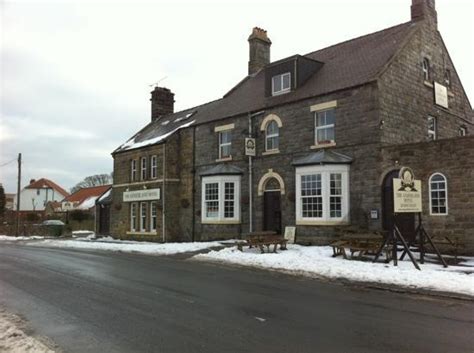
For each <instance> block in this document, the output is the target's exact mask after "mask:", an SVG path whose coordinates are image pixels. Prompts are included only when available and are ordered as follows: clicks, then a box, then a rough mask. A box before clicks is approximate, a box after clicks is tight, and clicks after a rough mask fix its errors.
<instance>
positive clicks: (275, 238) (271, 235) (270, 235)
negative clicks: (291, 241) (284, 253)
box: [237, 231, 288, 254]
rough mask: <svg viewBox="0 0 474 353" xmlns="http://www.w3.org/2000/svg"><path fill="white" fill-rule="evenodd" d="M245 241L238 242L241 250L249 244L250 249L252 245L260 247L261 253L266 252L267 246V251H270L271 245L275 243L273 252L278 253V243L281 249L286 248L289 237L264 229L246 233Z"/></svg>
mask: <svg viewBox="0 0 474 353" xmlns="http://www.w3.org/2000/svg"><path fill="white" fill-rule="evenodd" d="M246 238H247V239H246V240H245V242H242V243H238V244H237V248H238V249H239V250H240V251H243V247H244V246H248V247H249V249H250V248H252V247H255V248H259V249H260V251H261V253H262V254H263V253H264V252H265V247H266V248H267V252H270V246H272V245H273V252H274V253H276V252H277V251H276V250H277V247H278V245H280V250H286V243H287V242H288V240H287V239H285V238H284V237H282V236H281V235H278V234H276V233H275V232H271V231H262V232H253V233H249V234H247V235H246Z"/></svg>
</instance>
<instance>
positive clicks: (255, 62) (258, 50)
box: [248, 27, 272, 75]
mask: <svg viewBox="0 0 474 353" xmlns="http://www.w3.org/2000/svg"><path fill="white" fill-rule="evenodd" d="M248 41H249V49H250V54H249V75H252V74H254V73H255V72H257V71H258V70H260V69H262V68H263V67H265V65H267V64H269V63H270V46H271V45H272V42H271V40H270V39H269V38H268V37H267V31H265V30H263V29H261V28H258V27H254V29H253V30H252V34H250V36H249V39H248Z"/></svg>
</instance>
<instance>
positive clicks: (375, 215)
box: [370, 210, 379, 219]
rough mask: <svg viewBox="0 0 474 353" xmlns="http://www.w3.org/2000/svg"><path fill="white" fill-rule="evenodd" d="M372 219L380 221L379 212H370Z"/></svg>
mask: <svg viewBox="0 0 474 353" xmlns="http://www.w3.org/2000/svg"><path fill="white" fill-rule="evenodd" d="M370 219H379V210H370Z"/></svg>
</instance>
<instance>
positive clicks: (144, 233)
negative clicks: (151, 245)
mask: <svg viewBox="0 0 474 353" xmlns="http://www.w3.org/2000/svg"><path fill="white" fill-rule="evenodd" d="M125 234H127V235H158V233H157V232H136V231H133V232H127V233H125Z"/></svg>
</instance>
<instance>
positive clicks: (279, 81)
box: [272, 72, 291, 96]
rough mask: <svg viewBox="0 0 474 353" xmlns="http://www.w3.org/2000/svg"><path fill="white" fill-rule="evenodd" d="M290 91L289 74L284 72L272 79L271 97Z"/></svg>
mask: <svg viewBox="0 0 474 353" xmlns="http://www.w3.org/2000/svg"><path fill="white" fill-rule="evenodd" d="M290 89H291V73H289V72H285V73H284V74H281V75H276V76H273V77H272V95H274V96H276V95H278V94H283V93H286V92H289V91H290Z"/></svg>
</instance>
